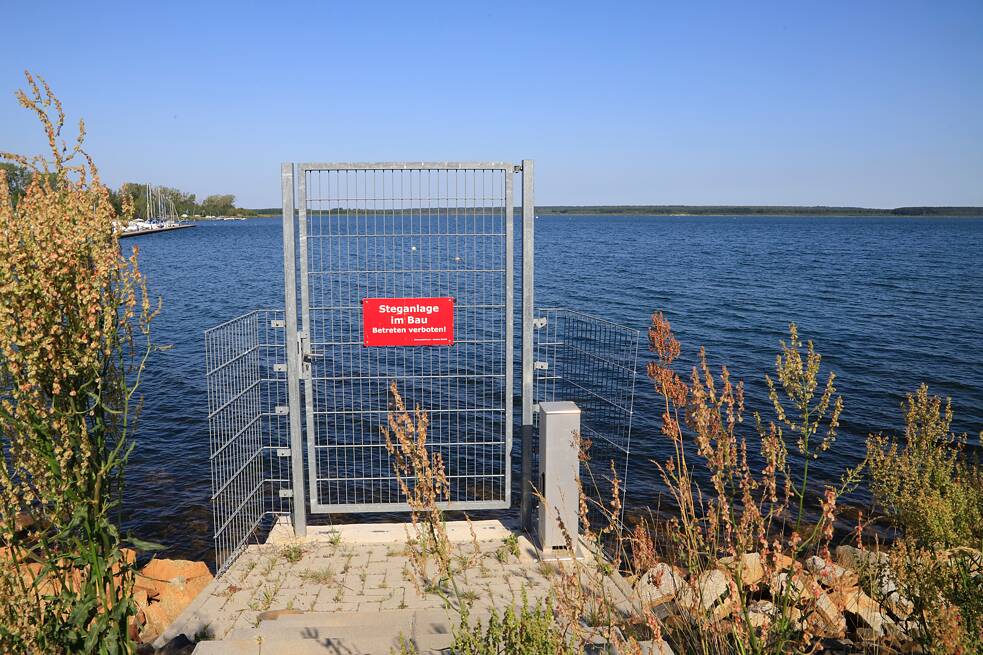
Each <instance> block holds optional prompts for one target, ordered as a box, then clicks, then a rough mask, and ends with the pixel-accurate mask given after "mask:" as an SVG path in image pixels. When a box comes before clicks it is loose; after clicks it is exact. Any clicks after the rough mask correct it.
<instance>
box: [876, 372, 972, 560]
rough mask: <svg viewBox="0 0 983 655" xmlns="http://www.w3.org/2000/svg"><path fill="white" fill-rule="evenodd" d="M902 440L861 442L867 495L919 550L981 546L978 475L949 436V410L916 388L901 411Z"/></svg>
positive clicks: (961, 440) (958, 439) (957, 439)
mask: <svg viewBox="0 0 983 655" xmlns="http://www.w3.org/2000/svg"><path fill="white" fill-rule="evenodd" d="M902 408H903V410H904V414H905V432H904V437H903V439H897V438H894V439H888V438H887V437H884V436H883V435H871V436H870V437H869V438H868V440H867V451H868V456H869V458H870V472H871V490H872V491H873V493H874V496H875V497H876V499H877V500H878V501H879V502H880V503H881V504H882V505H883V506H884V509H885V510H886V511H887V513H888V514H889V515H890V516H891V517H892V518H894V519H895V521H896V523H897V524H898V526H899V528H900V529H901V530H902V532H903V534H904V535H905V536H906V537H908V538H911V539H914V540H916V541H917V542H918V543H919V544H922V545H932V544H941V545H943V546H974V547H979V546H980V544H981V543H983V474H981V472H980V469H979V468H977V467H976V466H974V465H972V464H970V463H969V462H968V461H967V460H966V458H965V456H964V450H963V448H964V445H965V443H966V436H965V435H963V436H956V435H954V434H952V433H951V432H950V426H951V424H952V405H951V403H950V402H949V401H948V400H947V401H946V403H945V407H944V408H943V405H942V399H941V398H939V397H937V396H931V395H929V392H928V387H927V386H926V385H924V384H923V385H922V386H920V387H919V388H918V391H916V392H915V393H914V394H909V395H908V397H907V400H906V401H905V403H904V405H903V406H902Z"/></svg>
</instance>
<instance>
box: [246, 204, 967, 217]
mask: <svg viewBox="0 0 983 655" xmlns="http://www.w3.org/2000/svg"><path fill="white" fill-rule="evenodd" d="M444 210H446V208H444ZM468 210H472V208H470V207H462V208H461V211H468ZM249 211H250V213H251V216H248V218H254V217H261V216H279V215H280V214H281V213H282V210H281V209H280V208H279V207H269V208H264V209H253V210H249ZM362 211H363V212H365V213H376V212H375V211H373V210H369V211H366V210H364V209H363V210H362ZM383 211H384V212H385V213H389V212H391V211H393V210H391V209H390V210H379V213H382V212H383ZM515 212H516V215H519V214H520V212H521V209H520V208H519V207H516V208H515ZM536 214H537V215H549V216H586V215H601V216H834V217H844V218H849V217H864V216H875V217H876V216H881V217H891V216H894V217H919V216H921V217H973V218H980V217H983V207H895V208H893V209H878V208H871V207H823V206H820V207H806V206H784V205H542V206H538V207H536Z"/></svg>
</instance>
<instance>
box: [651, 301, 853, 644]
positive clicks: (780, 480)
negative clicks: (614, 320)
mask: <svg viewBox="0 0 983 655" xmlns="http://www.w3.org/2000/svg"><path fill="white" fill-rule="evenodd" d="M789 334H790V338H789V341H788V343H784V342H783V343H782V344H781V347H782V351H781V353H780V354H779V355H778V357H777V359H776V364H775V369H776V374H777V379H778V382H777V383H775V382H774V381H773V380H772V379H771V378H770V377H766V383H767V385H768V389H769V397H770V399H771V402H772V405H773V408H774V410H775V420H774V421H765V420H764V419H763V418H762V417H761V416H760V415H759V414H757V413H756V414H755V415H754V419H755V420H754V428H753V429H748V428H747V427H746V426H745V420H744V413H745V404H744V386H743V383H741V382H736V383H735V382H734V381H733V380H732V379H731V376H730V372H729V371H728V369H727V367H722V368H721V370H720V373H719V374H718V375H714V373H713V372H712V371H711V369H710V366H709V365H708V363H707V357H706V353H705V351H704V350H703V349H702V348H701V349H700V352H699V358H698V362H697V365H696V366H694V367H693V368H692V370H691V373H690V376H689V378H690V380H689V383H688V384H687V383H686V382H685V381H684V380H683V378H682V377H681V376H680V375H679V374H678V373H677V372H676V371H675V370H674V362H675V360H676V359H677V358H678V357H679V355H680V351H681V348H680V345H679V342H678V341H677V340H676V338H675V336H674V335H673V333H672V329H671V326H670V324H669V321H668V320H667V319H666V318H665V316H663V315H662V314H661V313H656V314H654V315H653V317H652V324H651V327H650V328H649V345H650V350H651V351H652V352H653V353H654V354H655V360H654V361H652V362H651V363H650V364H649V365H648V375H649V378H650V379H651V380H652V381H653V383H654V385H655V389H656V392H657V393H658V394H659V395H660V396H661V397H662V406H661V409H662V433H663V435H664V436H665V437H666V438H667V439H668V440H669V441H670V443H671V445H672V450H671V455H670V457H669V458H668V459H667V460H666V461H664V462H655V464H656V466H657V467H658V469H659V471H660V473H661V476H662V480H663V483H664V484H665V486H666V488H667V489H668V490H669V493H670V495H671V496H672V499H673V501H674V504H675V505H676V507H677V508H678V509H677V514H676V515H675V516H673V517H672V518H670V519H669V521H668V528H667V531H666V532H667V534H666V536H665V539H664V541H665V543H664V544H663V549H664V552H662V553H658V552H657V551H658V549H657V547H656V542H655V541H653V539H652V538H651V537H650V536H649V535H648V534H647V533H646V530H645V529H644V528H641V529H636V532H635V536H634V542H635V543H634V544H633V548H632V551H633V552H635V553H636V554H637V555H636V558H635V561H636V565H642V566H646V565H649V566H650V565H651V562H652V561H654V560H657V559H662V560H664V561H668V562H669V563H671V564H673V565H678V566H680V567H681V568H682V570H684V571H685V572H687V573H688V575H689V577H690V579H691V581H693V582H695V583H696V584H692V586H691V587H689V589H691V590H692V591H687V592H686V593H685V594H683V596H684V598H683V599H682V600H683V602H684V603H685V600H686V599H685V597H686V595H687V594H697V595H700V594H702V593H703V582H705V581H707V580H710V579H714V578H715V577H719V576H720V573H719V571H721V570H723V571H724V572H725V573H726V576H725V579H726V586H727V589H726V590H725V591H724V593H723V596H724V597H725V598H726V602H725V604H724V605H723V606H722V607H714V603H715V602H716V598H697V599H695V600H693V601H692V602H691V603H690V604H691V605H695V606H696V607H697V608H700V607H702V608H704V609H705V610H706V611H701V610H699V609H697V611H696V612H690V613H689V614H690V616H692V617H693V621H692V622H688V623H682V624H679V625H677V628H678V629H677V630H675V631H674V633H673V638H674V641H675V642H676V643H677V644H679V645H680V646H681V647H683V649H684V650H693V651H699V652H748V653H778V652H793V653H809V652H812V651H813V650H814V649H815V648H816V647H817V644H818V636H820V634H819V633H820V632H821V629H822V628H824V627H826V626H822V621H823V620H824V619H823V617H822V616H821V615H820V614H819V612H818V611H817V609H818V608H817V607H816V606H815V604H814V602H813V601H812V600H811V599H812V598H813V597H815V596H817V594H818V588H812V587H813V586H814V583H813V582H811V581H810V580H809V579H808V577H807V576H803V575H802V564H801V563H799V560H800V559H801V558H802V557H804V556H806V555H810V554H819V555H821V556H823V557H824V558H826V559H828V558H829V543H830V541H831V539H832V537H833V523H834V521H835V520H836V515H837V509H836V503H837V499H838V498H839V497H840V496H841V495H842V494H843V493H845V492H846V491H847V490H849V489H851V488H853V486H854V485H855V484H856V482H857V479H858V476H859V472H860V468H857V469H854V470H852V471H848V472H847V474H846V475H845V476H844V478H843V480H842V481H841V482H840V484H838V485H837V486H830V485H827V486H826V487H825V490H824V492H823V495H822V496H821V498H820V501H819V504H818V507H816V508H808V507H807V506H806V498H807V494H808V484H809V462H810V461H813V460H815V459H818V458H819V457H820V456H821V455H822V454H823V453H824V452H826V451H828V450H829V449H830V447H831V446H832V445H833V443H834V441H835V437H836V429H837V426H838V424H839V416H840V412H841V410H842V400H841V399H840V397H839V396H838V395H837V394H836V389H835V387H834V385H833V380H834V379H835V378H834V376H833V374H832V373H830V374H829V375H828V376H827V378H826V382H825V384H824V385H823V386H822V392H821V393H819V395H818V397H817V389H819V388H820V384H819V378H820V363H821V358H820V356H819V354H818V353H817V352H816V351H815V349H814V348H813V345H812V343H811V342H809V343H808V344H806V345H803V344H802V342H801V341H800V339H799V336H798V330H797V328H796V326H795V325H794V324H793V325H791V326H790V328H789ZM787 408H788V409H787ZM789 434H791V435H794V438H795V442H794V445H793V447H794V448H795V450H796V451H797V454H798V456H797V457H790V455H789V451H790V447H789V444H788V441H789V437H788V436H787V435H789ZM755 451H756V452H755ZM794 461H798V462H801V468H800V469H799V470H794V469H793V462H794ZM700 479H708V481H709V483H708V484H701V483H700V482H699V480H700ZM810 509H814V510H816V511H817V512H818V522H816V523H814V524H811V525H809V526H808V529H807V526H806V522H805V521H804V520H803V519H804V517H805V515H806V512H807V511H809V510H810ZM751 561H753V562H756V563H757V564H755V565H754V566H753V567H752V566H751V565H750V564H749V562H751ZM752 568H754V569H760V572H759V573H758V574H756V575H752V574H751V569H752ZM765 586H767V587H768V588H769V591H770V599H771V600H770V601H769V602H770V605H769V607H770V608H771V609H770V610H769V611H768V612H767V613H764V614H763V615H761V614H759V615H757V616H755V617H752V608H753V603H754V601H755V599H756V598H759V597H760V595H761V592H762V591H763V590H764V587H765ZM759 607H760V606H759Z"/></svg>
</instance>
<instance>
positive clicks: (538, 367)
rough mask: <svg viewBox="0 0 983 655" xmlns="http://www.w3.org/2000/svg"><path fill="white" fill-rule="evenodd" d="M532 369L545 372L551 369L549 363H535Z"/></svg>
mask: <svg viewBox="0 0 983 655" xmlns="http://www.w3.org/2000/svg"><path fill="white" fill-rule="evenodd" d="M532 367H533V368H534V369H536V370H537V371H545V370H546V369H548V368H549V367H550V365H549V363H548V362H535V363H534V364H533V365H532Z"/></svg>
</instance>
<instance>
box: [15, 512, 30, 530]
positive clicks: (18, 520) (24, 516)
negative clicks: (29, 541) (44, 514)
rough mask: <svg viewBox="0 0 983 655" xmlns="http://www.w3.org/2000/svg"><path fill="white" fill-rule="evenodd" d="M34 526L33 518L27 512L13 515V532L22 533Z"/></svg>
mask: <svg viewBox="0 0 983 655" xmlns="http://www.w3.org/2000/svg"><path fill="white" fill-rule="evenodd" d="M34 525H35V522H34V517H33V516H31V515H30V514H28V513H27V512H17V513H16V514H15V515H14V532H24V531H25V530H29V529H31V528H33V527H34Z"/></svg>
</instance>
